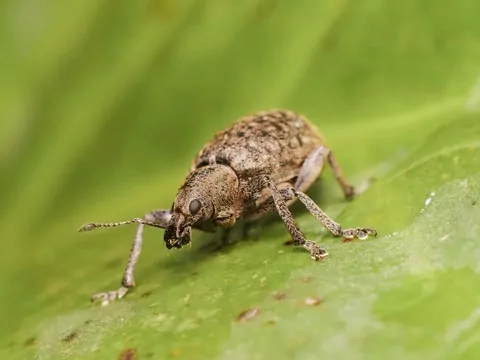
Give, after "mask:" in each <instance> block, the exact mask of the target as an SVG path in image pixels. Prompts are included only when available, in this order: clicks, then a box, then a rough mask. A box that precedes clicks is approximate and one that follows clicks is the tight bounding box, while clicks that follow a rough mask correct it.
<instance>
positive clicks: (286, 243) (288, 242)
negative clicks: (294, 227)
mask: <svg viewBox="0 0 480 360" xmlns="http://www.w3.org/2000/svg"><path fill="white" fill-rule="evenodd" d="M283 245H285V246H291V245H293V240H292V239H288V240H286V241H285V242H284V243H283Z"/></svg>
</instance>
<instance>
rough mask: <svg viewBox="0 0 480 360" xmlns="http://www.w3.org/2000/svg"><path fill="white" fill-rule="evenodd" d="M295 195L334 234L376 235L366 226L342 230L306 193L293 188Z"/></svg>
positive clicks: (348, 237) (364, 236)
mask: <svg viewBox="0 0 480 360" xmlns="http://www.w3.org/2000/svg"><path fill="white" fill-rule="evenodd" d="M293 192H294V193H295V196H296V197H297V198H298V199H299V200H300V201H301V202H302V203H303V205H305V207H306V208H307V209H308V211H310V213H311V214H312V215H313V216H315V218H316V219H317V220H318V221H320V222H321V223H322V224H323V226H325V227H326V228H327V229H328V230H329V231H330V232H331V233H332V234H333V235H334V236H337V237H339V236H341V237H343V238H344V239H345V240H353V239H354V238H358V239H361V240H364V239H366V238H368V235H374V236H377V231H376V230H374V229H368V228H352V229H345V230H342V227H341V225H340V224H339V223H337V222H335V221H333V220H332V219H331V218H330V217H329V216H328V215H327V214H326V213H325V212H324V211H323V210H322V209H320V207H319V206H318V205H317V204H316V203H315V201H313V200H312V199H311V198H310V197H309V196H308V195H307V194H305V193H303V192H301V191H298V190H295V189H293Z"/></svg>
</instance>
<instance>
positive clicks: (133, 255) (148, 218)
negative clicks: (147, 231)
mask: <svg viewBox="0 0 480 360" xmlns="http://www.w3.org/2000/svg"><path fill="white" fill-rule="evenodd" d="M171 216H172V213H171V212H170V210H154V211H152V212H150V213H148V214H146V215H145V217H144V219H133V220H131V221H122V222H118V223H103V224H102V223H90V224H87V225H84V226H83V227H82V228H80V230H92V229H94V228H96V227H111V226H112V225H113V226H120V225H125V224H131V223H137V224H138V227H137V231H136V233H135V238H134V240H133V243H132V247H131V248H130V256H129V257H128V263H127V266H126V268H125V271H124V272H123V277H122V286H121V287H120V288H119V289H117V290H113V291H107V292H101V293H97V294H95V295H93V296H92V297H91V300H92V302H100V303H101V304H102V306H105V305H108V304H109V303H111V302H112V301H114V300H116V299H121V298H122V297H124V296H125V294H126V293H127V292H128V290H130V289H131V288H133V287H134V286H135V278H134V276H133V273H134V270H135V265H136V263H137V261H138V258H139V257H140V252H141V250H142V243H143V228H144V227H145V225H150V226H154V227H159V228H165V227H166V226H167V224H168V221H169V220H170V218H171ZM89 225H90V226H89ZM92 225H93V226H92Z"/></svg>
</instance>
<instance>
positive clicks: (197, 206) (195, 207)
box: [188, 199, 202, 215]
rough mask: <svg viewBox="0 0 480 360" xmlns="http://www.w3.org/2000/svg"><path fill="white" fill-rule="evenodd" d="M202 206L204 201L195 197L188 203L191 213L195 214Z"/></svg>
mask: <svg viewBox="0 0 480 360" xmlns="http://www.w3.org/2000/svg"><path fill="white" fill-rule="evenodd" d="M201 207H202V203H201V202H200V200H198V199H193V200H192V201H190V204H189V205H188V211H190V214H191V215H195V214H196V213H198V212H199V211H200V208H201Z"/></svg>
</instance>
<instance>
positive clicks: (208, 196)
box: [79, 110, 377, 305]
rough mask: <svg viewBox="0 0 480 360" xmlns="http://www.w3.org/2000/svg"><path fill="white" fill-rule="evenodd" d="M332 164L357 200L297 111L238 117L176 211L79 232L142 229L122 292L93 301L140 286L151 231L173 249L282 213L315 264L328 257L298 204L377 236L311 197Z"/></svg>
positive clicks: (352, 233)
mask: <svg viewBox="0 0 480 360" xmlns="http://www.w3.org/2000/svg"><path fill="white" fill-rule="evenodd" d="M327 163H328V164H329V165H330V167H331V169H332V171H333V174H334V176H335V178H336V181H337V182H338V184H339V185H340V187H341V189H342V191H343V194H344V196H345V198H346V199H347V200H350V199H352V198H353V197H354V196H355V195H356V193H355V189H354V187H353V186H352V185H350V183H349V182H348V181H347V180H346V179H345V177H344V175H343V173H342V170H341V168H340V166H339V165H338V163H337V161H336V159H335V157H334V155H333V152H332V151H331V150H330V149H329V148H328V147H327V146H326V144H325V141H324V138H323V135H322V134H321V133H320V131H319V130H318V129H317V128H316V127H315V125H314V124H313V123H312V122H310V121H309V120H308V119H307V118H306V117H304V116H303V115H301V114H299V113H296V112H293V111H287V110H285V111H283V110H269V111H263V112H258V113H255V114H252V115H249V116H245V117H242V118H240V119H238V120H237V121H236V122H234V123H233V124H232V125H231V126H230V127H228V128H227V129H225V130H223V131H220V132H218V133H216V134H215V135H214V136H213V138H212V139H211V141H210V142H208V143H207V144H206V145H205V146H204V147H203V148H202V149H201V150H200V152H199V153H198V154H197V156H196V157H195V159H194V161H193V163H192V164H191V166H190V171H189V173H188V175H187V176H186V178H185V181H184V182H183V185H182V186H181V187H180V189H179V190H178V192H177V195H176V198H175V201H174V202H173V205H172V207H171V209H169V210H168V209H165V210H164V209H161V210H153V211H151V212H149V213H147V214H146V215H145V216H144V217H143V218H134V219H132V220H128V221H120V222H114V223H88V224H85V225H84V226H82V227H81V228H80V229H79V231H88V230H93V229H95V228H99V227H117V226H121V225H126V224H137V231H136V234H135V238H134V241H133V244H132V247H131V250H130V256H129V259H128V264H127V267H126V268H125V271H124V274H123V278H122V283H121V287H120V288H119V289H118V290H114V291H109V292H103V293H99V294H95V295H93V296H92V301H100V302H101V303H102V304H103V305H106V304H108V303H109V302H112V301H114V300H116V299H120V298H122V297H123V296H124V295H125V294H126V293H127V292H128V290H129V289H131V288H133V287H134V286H135V281H134V276H133V272H134V268H135V264H136V262H137V260H138V258H139V255H140V250H141V247H142V232H143V229H144V226H153V227H157V228H162V229H164V230H165V231H164V241H165V245H166V247H167V249H172V248H181V247H182V246H185V245H187V244H189V243H190V241H191V229H192V228H193V229H198V230H201V231H205V232H213V231H215V229H216V228H225V229H229V228H231V227H232V226H233V225H234V224H235V223H236V221H237V220H238V219H240V218H242V219H244V220H246V221H247V222H249V221H253V220H256V219H259V218H261V217H263V216H264V215H266V214H268V213H272V212H277V213H278V215H279V216H280V218H281V219H282V220H283V222H284V224H285V226H286V228H287V230H288V232H289V233H290V236H291V237H292V240H293V243H294V244H295V245H296V246H299V247H303V248H305V249H306V250H307V251H308V253H309V254H310V257H311V258H312V259H314V260H320V259H322V258H324V257H326V256H327V255H328V253H327V252H326V250H325V249H323V248H322V247H320V246H319V245H317V244H316V243H315V242H314V241H311V240H307V239H306V238H305V236H304V234H303V233H302V231H301V230H300V228H299V227H298V225H297V224H296V222H295V220H294V218H293V216H292V213H291V211H290V209H289V207H290V205H291V204H292V203H293V202H295V201H296V200H297V199H298V200H300V202H301V203H303V204H304V206H305V207H306V208H307V209H308V210H309V211H310V213H311V214H312V215H313V216H314V217H315V218H316V219H317V220H318V221H320V223H321V224H322V225H323V226H324V227H325V228H326V229H327V230H329V231H330V232H331V233H332V234H333V235H334V236H336V237H343V238H344V239H347V240H350V239H354V238H359V239H364V238H367V237H368V236H369V235H373V236H376V235H377V232H376V231H375V230H374V229H369V228H361V227H359V228H351V229H342V227H341V225H340V224H339V223H337V222H335V221H334V220H332V219H331V218H330V217H329V216H328V215H327V214H326V213H325V212H324V211H323V210H322V209H321V208H320V207H319V206H318V205H317V204H316V203H315V202H314V201H313V200H312V199H311V198H310V197H309V196H308V195H307V194H306V192H307V190H308V189H309V188H310V187H311V186H312V184H313V183H314V182H315V181H316V180H317V178H318V177H319V176H320V174H321V173H322V171H323V169H324V168H325V167H326V165H327Z"/></svg>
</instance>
